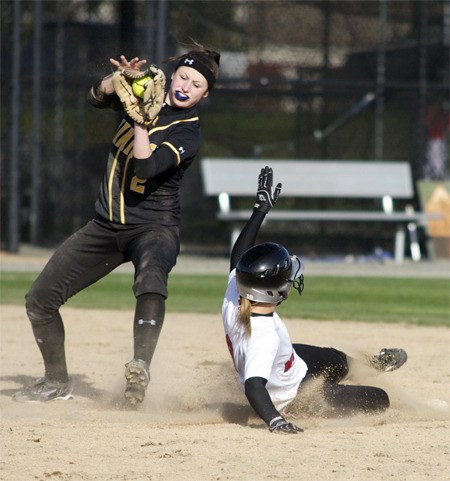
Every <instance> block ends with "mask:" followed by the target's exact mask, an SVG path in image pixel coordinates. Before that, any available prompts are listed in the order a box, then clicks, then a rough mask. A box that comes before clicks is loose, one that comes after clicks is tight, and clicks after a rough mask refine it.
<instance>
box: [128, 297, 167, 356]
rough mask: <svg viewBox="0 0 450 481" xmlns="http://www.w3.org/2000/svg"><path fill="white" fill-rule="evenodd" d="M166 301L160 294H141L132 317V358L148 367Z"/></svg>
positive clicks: (162, 320) (153, 351)
mask: <svg viewBox="0 0 450 481" xmlns="http://www.w3.org/2000/svg"><path fill="white" fill-rule="evenodd" d="M165 306H166V300H165V298H164V296H162V295H160V294H153V293H150V294H142V295H141V296H139V297H138V298H137V300H136V311H135V315H134V326H133V334H134V358H135V359H142V360H143V361H145V362H146V363H147V364H148V365H150V363H151V361H152V358H153V354H154V353H155V349H156V345H157V344H158V339H159V335H160V333H161V329H162V325H163V322H164V314H165Z"/></svg>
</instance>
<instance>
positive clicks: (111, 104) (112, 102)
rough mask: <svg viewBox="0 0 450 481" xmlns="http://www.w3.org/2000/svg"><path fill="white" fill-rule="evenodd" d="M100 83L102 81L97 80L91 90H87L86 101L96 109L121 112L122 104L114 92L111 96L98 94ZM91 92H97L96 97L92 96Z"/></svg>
mask: <svg viewBox="0 0 450 481" xmlns="http://www.w3.org/2000/svg"><path fill="white" fill-rule="evenodd" d="M101 82H102V79H99V80H97V81H96V82H95V83H94V85H93V86H92V88H91V89H89V92H88V95H87V101H88V102H89V103H90V104H91V105H92V106H93V107H95V108H97V109H113V110H123V105H122V102H121V101H120V99H119V97H118V95H117V94H116V93H115V92H114V93H112V94H105V93H103V92H99V85H100V84H101ZM93 92H97V95H94V93H93Z"/></svg>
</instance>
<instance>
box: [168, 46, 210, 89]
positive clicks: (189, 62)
mask: <svg viewBox="0 0 450 481" xmlns="http://www.w3.org/2000/svg"><path fill="white" fill-rule="evenodd" d="M197 55H199V54H198V53H197V54H196V56H197ZM211 60H212V59H209V61H211ZM179 67H190V68H193V69H194V70H197V72H200V73H201V74H202V75H203V77H205V79H206V81H207V82H208V90H211V89H212V88H213V86H214V84H215V83H216V76H215V75H214V74H213V73H212V71H211V70H210V69H209V68H208V67H207V66H206V65H205V64H204V63H203V62H201V61H200V60H199V59H198V58H195V57H194V56H190V55H189V54H186V55H184V56H183V57H182V58H181V59H180V61H179V62H178V64H177V66H176V68H175V70H177V69H178V68H179Z"/></svg>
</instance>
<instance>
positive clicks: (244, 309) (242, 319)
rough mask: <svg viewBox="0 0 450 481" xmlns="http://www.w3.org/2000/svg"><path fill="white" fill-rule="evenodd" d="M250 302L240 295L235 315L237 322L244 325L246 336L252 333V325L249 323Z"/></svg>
mask: <svg viewBox="0 0 450 481" xmlns="http://www.w3.org/2000/svg"><path fill="white" fill-rule="evenodd" d="M251 309H252V303H251V302H250V301H249V300H248V299H245V298H244V297H241V298H240V300H239V311H238V315H237V320H238V322H239V324H241V325H242V326H243V327H244V332H245V335H246V336H247V337H250V336H251V334H252V325H251V323H250V316H251V313H252V310H251Z"/></svg>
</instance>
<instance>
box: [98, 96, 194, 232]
mask: <svg viewBox="0 0 450 481" xmlns="http://www.w3.org/2000/svg"><path fill="white" fill-rule="evenodd" d="M148 135H149V138H150V144H151V147H152V150H153V154H152V155H151V157H149V159H146V160H136V159H134V158H133V140H134V122H133V120H132V119H131V118H130V117H128V116H125V117H124V118H123V120H122V121H121V123H120V125H119V127H118V129H117V131H116V133H115V135H114V139H113V142H112V146H111V151H110V154H109V158H108V165H107V170H106V173H105V176H104V178H103V181H102V184H101V186H100V193H99V197H98V200H97V202H96V212H97V214H98V215H100V216H101V217H102V218H104V219H107V220H109V221H110V222H112V223H114V224H122V225H136V224H158V225H167V226H177V225H179V223H180V213H181V212H180V210H181V209H180V196H179V187H180V181H181V179H182V177H183V175H184V172H185V171H186V169H187V168H188V167H189V166H190V165H191V164H192V162H193V160H194V158H195V156H196V155H197V153H198V150H199V148H200V143H201V132H200V123H199V118H198V114H197V111H196V109H195V107H193V108H191V109H176V108H172V107H170V106H169V105H164V106H163V108H162V109H161V112H160V114H159V117H158V118H157V120H156V122H154V125H151V126H149V127H148ZM136 164H139V165H136Z"/></svg>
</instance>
